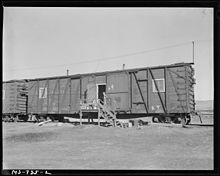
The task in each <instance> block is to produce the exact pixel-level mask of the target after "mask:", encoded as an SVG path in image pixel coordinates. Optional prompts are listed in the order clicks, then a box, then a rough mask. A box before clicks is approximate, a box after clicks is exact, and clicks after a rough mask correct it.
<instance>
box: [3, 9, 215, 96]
mask: <svg viewBox="0 0 220 176" xmlns="http://www.w3.org/2000/svg"><path fill="white" fill-rule="evenodd" d="M3 10H4V14H3V81H8V80H14V79H30V78H41V77H51V76H64V75H66V74H67V71H66V70H67V69H68V70H69V74H70V75H74V74H83V73H93V72H101V71H110V70H120V69H122V65H123V64H125V69H129V68H138V67H150V66H159V65H167V64H173V63H179V62H193V54H192V53H193V47H192V46H193V45H192V41H194V44H195V45H194V61H195V62H194V63H195V64H194V65H193V67H194V68H195V79H196V85H195V89H194V90H195V99H196V100H213V82H214V80H213V38H214V36H213V35H214V34H213V8H94V7H90V8H78V7H77V8H76V7H73V8H70V7H69V8H67V7H4V9H3Z"/></svg>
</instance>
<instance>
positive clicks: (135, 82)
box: [131, 70, 148, 113]
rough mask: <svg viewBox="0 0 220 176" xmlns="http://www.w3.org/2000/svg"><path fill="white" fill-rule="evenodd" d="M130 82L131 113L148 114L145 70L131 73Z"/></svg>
mask: <svg viewBox="0 0 220 176" xmlns="http://www.w3.org/2000/svg"><path fill="white" fill-rule="evenodd" d="M131 79H132V80H131V82H132V112H133V113H147V112H148V79H147V70H142V71H138V72H132V73H131Z"/></svg>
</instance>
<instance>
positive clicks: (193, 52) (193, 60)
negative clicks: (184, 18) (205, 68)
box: [192, 41, 194, 64]
mask: <svg viewBox="0 0 220 176" xmlns="http://www.w3.org/2000/svg"><path fill="white" fill-rule="evenodd" d="M192 44H193V64H194V41H192Z"/></svg>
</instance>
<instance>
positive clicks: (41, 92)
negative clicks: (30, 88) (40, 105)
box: [39, 87, 47, 98]
mask: <svg viewBox="0 0 220 176" xmlns="http://www.w3.org/2000/svg"><path fill="white" fill-rule="evenodd" d="M43 92H44V94H43ZM39 98H47V87H39Z"/></svg>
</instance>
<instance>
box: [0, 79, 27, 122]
mask: <svg viewBox="0 0 220 176" xmlns="http://www.w3.org/2000/svg"><path fill="white" fill-rule="evenodd" d="M2 91H3V92H2V114H3V119H5V120H6V119H7V120H12V121H13V119H14V117H16V116H17V117H18V118H23V120H27V119H26V118H25V115H26V114H27V93H28V86H27V81H26V80H12V81H7V82H3V90H2ZM7 120H6V121H7Z"/></svg>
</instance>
